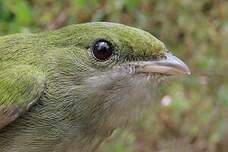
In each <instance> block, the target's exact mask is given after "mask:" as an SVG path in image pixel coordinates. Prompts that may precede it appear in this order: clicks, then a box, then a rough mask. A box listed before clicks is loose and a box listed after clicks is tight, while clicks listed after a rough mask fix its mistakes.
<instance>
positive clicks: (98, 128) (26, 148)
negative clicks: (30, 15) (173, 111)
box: [0, 22, 166, 152]
mask: <svg viewBox="0 0 228 152" xmlns="http://www.w3.org/2000/svg"><path fill="white" fill-rule="evenodd" d="M97 39H105V40H108V41H110V42H111V43H112V44H113V47H114V49H115V53H114V54H113V55H112V56H111V58H110V59H108V60H106V61H105V62H100V61H98V60H96V59H95V58H94V57H93V55H92V53H91V46H92V45H93V43H94V41H96V40H97ZM165 51H166V49H165V47H164V45H163V43H162V42H160V41H159V40H158V39H156V38H155V37H153V36H152V35H150V34H149V33H147V32H145V31H142V30H139V29H136V28H131V27H128V26H124V25H120V24H113V23H102V22H100V23H87V24H79V25H73V26H68V27H65V28H63V29H60V30H57V31H53V32H45V33H36V34H15V35H8V36H4V37H0V149H1V152H51V151H53V152H63V151H64V152H65V151H66V152H73V151H74V152H90V151H93V149H95V148H96V147H97V145H99V143H100V142H101V141H102V140H103V139H104V138H105V137H107V136H109V135H110V134H111V132H112V131H113V129H115V128H116V127H122V126H124V125H125V121H127V119H128V117H127V115H125V117H126V118H124V117H123V118H122V116H120V117H119V116H118V114H117V113H121V112H125V111H126V110H128V108H130V107H135V106H136V105H137V104H136V103H133V104H132V105H130V106H129V103H124V102H127V101H129V100H140V99H142V98H145V100H147V94H150V93H149V92H148V91H145V92H142V93H141V94H140V95H137V96H134V95H130V96H132V97H130V96H129V95H128V94H130V93H131V92H134V91H136V90H137V89H141V90H143V87H145V85H146V84H145V83H144V81H141V80H139V79H138V78H135V77H131V76H127V75H126V73H121V72H117V71H115V70H113V69H115V67H121V65H124V64H127V63H128V62H131V61H141V60H148V59H153V58H160V57H162V56H163V55H164V53H165ZM133 82H134V83H133ZM136 88H137V89H136ZM139 92H140V91H139ZM148 98H149V97H148ZM122 100H123V101H122ZM117 101H118V103H116V102H117ZM120 101H121V102H120ZM139 107H140V106H139ZM133 113H134V112H133ZM130 115H132V114H130ZM19 116H20V117H19ZM119 118H121V120H119Z"/></svg>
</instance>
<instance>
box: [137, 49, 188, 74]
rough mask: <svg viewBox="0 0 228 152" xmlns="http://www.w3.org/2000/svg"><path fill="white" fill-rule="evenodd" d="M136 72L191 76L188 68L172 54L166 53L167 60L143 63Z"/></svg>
mask: <svg viewBox="0 0 228 152" xmlns="http://www.w3.org/2000/svg"><path fill="white" fill-rule="evenodd" d="M137 65H138V66H136V67H137V68H136V72H139V73H161V74H166V75H190V74H191V71H190V70H189V68H188V66H187V65H186V64H185V63H184V62H183V61H181V60H180V59H178V58H177V57H176V56H174V55H172V54H171V53H166V54H165V58H164V59H161V60H157V61H142V62H140V63H138V64H137Z"/></svg>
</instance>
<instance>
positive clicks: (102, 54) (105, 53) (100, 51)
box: [92, 39, 114, 61]
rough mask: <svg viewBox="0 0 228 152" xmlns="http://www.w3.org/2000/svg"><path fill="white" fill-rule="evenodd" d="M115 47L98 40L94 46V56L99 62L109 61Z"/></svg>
mask: <svg viewBox="0 0 228 152" xmlns="http://www.w3.org/2000/svg"><path fill="white" fill-rule="evenodd" d="M113 50H114V48H113V46H112V44H111V43H110V42H109V41H106V40H103V39H102V40H97V41H96V42H95V43H94V45H93V46H92V53H93V56H94V57H95V58H96V59H97V60H99V61H105V60H107V59H109V58H110V57H111V56H112V54H113Z"/></svg>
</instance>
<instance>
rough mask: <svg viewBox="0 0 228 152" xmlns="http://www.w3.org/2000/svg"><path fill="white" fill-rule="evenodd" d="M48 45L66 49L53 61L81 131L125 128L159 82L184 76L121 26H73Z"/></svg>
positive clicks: (161, 48) (161, 52)
mask: <svg viewBox="0 0 228 152" xmlns="http://www.w3.org/2000/svg"><path fill="white" fill-rule="evenodd" d="M60 37H64V40H63V39H62V38H60ZM49 39H52V41H51V42H52V44H53V43H55V46H58V47H61V48H67V53H66V52H65V53H64V54H62V55H59V56H60V58H61V61H60V62H61V63H62V64H60V66H59V67H62V68H60V70H62V71H63V72H60V73H64V75H65V76H63V77H67V76H68V80H69V79H70V80H72V81H73V82H72V83H71V84H70V85H69V83H68V84H67V85H69V87H68V92H70V93H68V94H70V96H72V97H73V98H74V99H77V100H75V104H74V107H75V108H74V109H75V110H74V116H75V120H76V122H80V125H81V126H83V128H85V129H89V128H90V129H91V128H93V129H92V130H94V129H96V130H102V132H103V131H107V130H109V131H110V130H113V129H114V128H117V127H125V126H126V124H128V123H129V122H130V121H131V120H132V119H134V118H135V117H137V116H138V115H139V113H140V112H141V111H143V110H144V109H145V107H147V106H148V105H149V104H151V103H152V101H153V95H154V94H156V90H157V88H158V87H159V84H160V82H161V81H162V80H163V79H164V77H167V76H169V75H188V74H190V70H189V68H188V67H187V66H186V64H185V63H184V62H182V61H181V60H180V59H178V58H177V57H175V56H174V55H172V53H171V52H170V51H168V50H167V49H166V47H165V45H164V44H163V43H162V42H161V41H160V40H158V39H157V38H155V37H154V36H152V35H151V34H150V33H148V32H146V31H143V30H140V29H137V28H133V27H129V26H125V25H121V24H116V23H106V22H94V23H86V24H79V25H76V26H70V27H66V28H63V29H61V30H58V31H56V32H54V33H53V34H52V35H51V37H49ZM67 54H69V55H67ZM67 56H68V57H67ZM66 73H67V74H66ZM69 76H70V78H69Z"/></svg>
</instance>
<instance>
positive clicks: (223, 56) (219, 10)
mask: <svg viewBox="0 0 228 152" xmlns="http://www.w3.org/2000/svg"><path fill="white" fill-rule="evenodd" d="M227 19H228V2H227V1H226V0H215V1H212V0H200V1H199V0H198V1H191V0H172V1H168V0H164V1H161V0H109V1H107V0H90V1H84V0H65V1H61V0H42V1H41V0H40V1H38V0H37V1H35V0H17V1H15V0H0V35H5V34H8V33H16V32H29V31H31V32H34V31H45V30H53V29H56V28H60V27H62V26H64V25H68V24H75V23H81V22H88V21H112V22H120V23H124V24H127V25H131V26H135V27H140V28H142V29H145V30H147V31H149V32H151V33H152V34H154V35H155V36H157V37H158V38H159V39H161V40H162V41H163V42H165V43H166V44H167V47H168V48H169V49H170V50H172V51H173V52H175V54H177V56H179V57H180V58H182V59H184V60H185V61H186V62H187V63H188V65H189V66H190V68H191V70H192V76H190V77H187V78H178V80H174V81H172V82H170V83H168V84H165V85H163V88H162V89H161V92H160V93H159V96H158V99H157V101H161V102H157V103H155V104H154V105H153V107H151V111H150V112H149V113H147V114H145V116H144V117H143V118H142V119H141V120H140V122H139V124H138V125H137V126H136V127H133V130H134V131H132V132H130V133H126V132H121V133H120V132H119V133H117V134H115V135H114V136H113V137H112V138H110V139H109V140H108V141H107V143H108V144H103V146H102V147H101V149H100V151H104V152H105V151H112V152H127V151H129V152H130V151H131V152H132V151H133V152H134V151H135V152H137V151H140V152H151V151H167V152H169V151H175V152H176V151H182V152H185V151H186V152H189V151H194V152H195V151H196V152H198V151H208V152H226V151H227V149H228V133H227V132H228V120H227V118H228V76H227V75H228V71H227V69H228V60H227V50H228V39H227V37H228V20H227ZM165 97H168V100H170V101H169V102H167V101H165V100H167V98H165ZM164 103H165V104H164Z"/></svg>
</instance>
